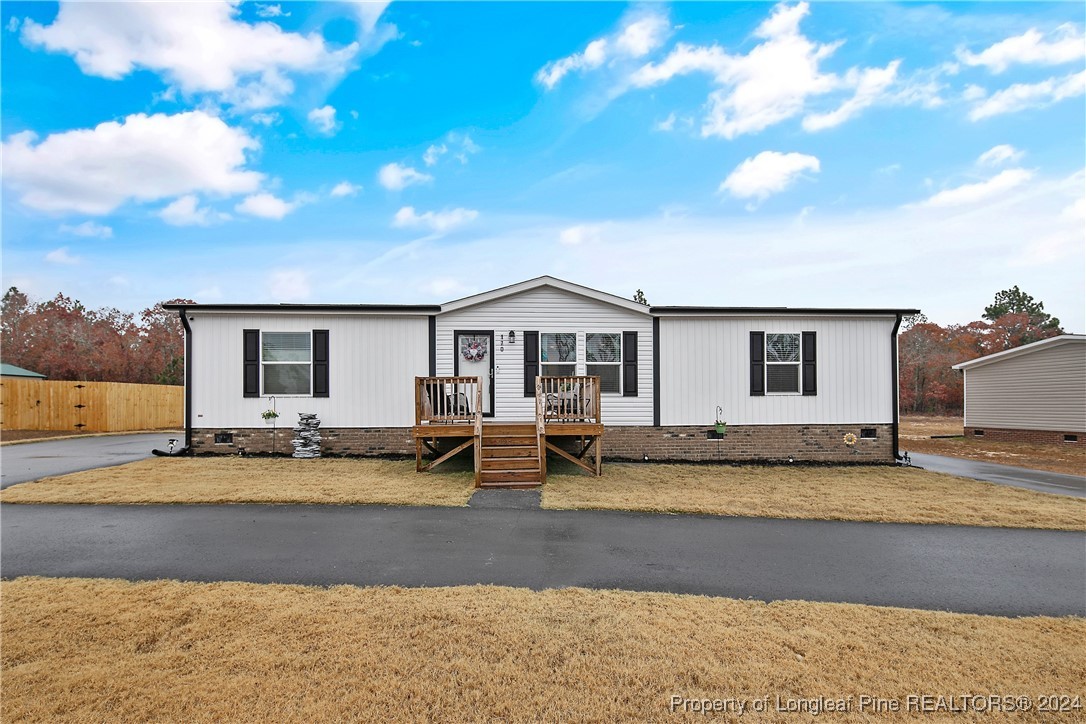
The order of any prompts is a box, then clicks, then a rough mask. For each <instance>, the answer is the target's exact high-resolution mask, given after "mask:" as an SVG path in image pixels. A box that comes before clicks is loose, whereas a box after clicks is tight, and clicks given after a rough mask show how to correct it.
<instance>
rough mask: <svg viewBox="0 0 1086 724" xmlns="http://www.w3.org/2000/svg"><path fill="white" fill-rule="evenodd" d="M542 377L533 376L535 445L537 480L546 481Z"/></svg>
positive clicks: (545, 430) (545, 429)
mask: <svg viewBox="0 0 1086 724" xmlns="http://www.w3.org/2000/svg"><path fill="white" fill-rule="evenodd" d="M546 407H547V406H546V396H545V395H544V394H543V378H542V377H540V376H538V375H537V376H536V378H535V446H536V452H537V454H538V455H539V482H540V483H545V482H547V421H546V414H545V412H546Z"/></svg>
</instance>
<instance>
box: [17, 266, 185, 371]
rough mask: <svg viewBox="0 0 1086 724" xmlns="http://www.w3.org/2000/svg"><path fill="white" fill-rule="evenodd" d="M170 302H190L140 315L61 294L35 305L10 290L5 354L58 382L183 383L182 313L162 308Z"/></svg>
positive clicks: (151, 310) (21, 365) (160, 305)
mask: <svg viewBox="0 0 1086 724" xmlns="http://www.w3.org/2000/svg"><path fill="white" fill-rule="evenodd" d="M169 303H187V304H191V303H192V302H191V301H190V300H187V299H171V300H169V301H166V302H161V303H159V304H156V305H154V306H153V307H148V308H147V309H144V310H143V311H142V312H140V313H139V314H138V315H136V314H132V313H130V312H123V311H121V310H119V309H115V308H113V307H102V308H101V309H90V308H88V307H86V306H85V305H83V304H82V303H81V302H79V301H77V300H75V299H71V298H69V297H66V296H64V295H63V294H57V295H56V296H55V297H54V298H52V299H49V300H47V301H44V302H35V301H33V300H31V299H30V298H29V297H28V296H27V295H26V294H24V293H23V292H21V291H19V290H18V289H17V288H16V287H11V288H10V289H8V290H7V292H6V293H5V294H4V297H3V302H2V309H0V354H2V355H3V361H4V362H7V363H8V364H13V365H15V366H17V367H23V368H25V369H28V370H32V371H34V372H38V373H40V374H43V375H45V376H46V377H48V378H49V379H53V380H79V381H91V382H141V383H146V384H162V385H179V384H182V382H183V381H184V371H185V338H184V330H183V329H182V327H181V320H180V319H178V316H177V313H176V312H168V311H166V310H165V309H163V308H162V305H163V304H169Z"/></svg>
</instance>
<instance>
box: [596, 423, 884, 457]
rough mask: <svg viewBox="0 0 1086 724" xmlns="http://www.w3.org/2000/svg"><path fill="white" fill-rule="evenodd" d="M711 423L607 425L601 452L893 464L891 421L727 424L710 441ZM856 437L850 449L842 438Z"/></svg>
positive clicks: (657, 455)
mask: <svg viewBox="0 0 1086 724" xmlns="http://www.w3.org/2000/svg"><path fill="white" fill-rule="evenodd" d="M861 428H874V430H875V435H876V436H875V439H865V438H859V435H860V430H861ZM712 430H713V428H712V427H706V426H703V425H694V426H683V427H617V426H616V427H608V428H606V430H605V432H604V435H603V456H604V458H605V459H609V460H644V459H645V456H646V455H647V456H648V458H649V460H651V461H669V460H674V461H695V462H702V461H704V462H710V461H712V462H731V461H736V462H742V461H749V462H753V461H763V462H786V461H787V460H788V458H789V456H791V457H792V459H793V460H794V461H796V462H827V463H829V462H833V463H866V464H871V463H892V462H893V461H894V453H893V449H894V441H893V438H892V429H891V426H890V425H855V426H851V425H850V426H845V425H728V428H727V433H726V434H725V435H724V437H723V438H721V439H710V438H709V437H708V433H709V432H710V431H712ZM849 432H851V433H852V434H854V435H856V436H857V438H858V439H857V440H856V444H855V445H853V446H851V447H849V446H848V445H846V444H845V443H844V436H845V434H846V433H849Z"/></svg>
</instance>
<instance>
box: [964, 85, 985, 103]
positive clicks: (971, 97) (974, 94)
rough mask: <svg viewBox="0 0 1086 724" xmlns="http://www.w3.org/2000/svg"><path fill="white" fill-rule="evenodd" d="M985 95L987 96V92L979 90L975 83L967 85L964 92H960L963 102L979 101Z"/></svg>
mask: <svg viewBox="0 0 1086 724" xmlns="http://www.w3.org/2000/svg"><path fill="white" fill-rule="evenodd" d="M986 95H988V91H986V90H984V89H983V88H981V87H980V86H979V85H976V84H975V83H970V84H969V85H967V86H966V87H965V90H963V91H962V100H965V101H979V100H980V99H981V98H984V97H985V96H986Z"/></svg>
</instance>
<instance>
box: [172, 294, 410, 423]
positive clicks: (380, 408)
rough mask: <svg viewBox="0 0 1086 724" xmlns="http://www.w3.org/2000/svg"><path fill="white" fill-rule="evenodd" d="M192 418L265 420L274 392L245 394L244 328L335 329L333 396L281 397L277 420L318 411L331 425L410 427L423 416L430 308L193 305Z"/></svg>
mask: <svg viewBox="0 0 1086 724" xmlns="http://www.w3.org/2000/svg"><path fill="white" fill-rule="evenodd" d="M189 316H190V317H192V321H190V322H189V324H190V325H191V327H192V360H191V362H192V365H193V367H192V371H193V382H192V412H193V414H192V425H193V427H197V428H238V427H263V426H264V421H263V420H262V419H261V417H260V413H261V412H263V411H264V410H266V409H268V407H269V406H270V401H269V400H268V398H267V397H255V398H254V397H250V398H246V397H243V396H242V330H244V329H260V330H263V331H266V332H308V331H311V330H314V329H327V330H328V331H329V390H330V395H329V397H326V398H315V397H308V396H307V397H278V398H277V399H276V409H277V410H278V411H279V414H280V417H279V420H278V421H277V425H278V426H280V427H284V426H293V425H294V424H295V423H296V422H297V420H298V417H297V413H299V412H315V413H317V415H318V416H319V417H320V420H321V425H322V426H324V427H406V426H410V425H412V424H414V422H415V413H414V409H415V391H414V377H415V375H425V374H426V373H427V366H428V350H429V340H428V331H427V318H426V317H424V316H418V317H415V316H395V315H361V314H338V315H337V314H312V315H310V314H285V313H281V314H274V313H273V314H217V313H210V312H205V313H200V312H196V313H190V315H189Z"/></svg>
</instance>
